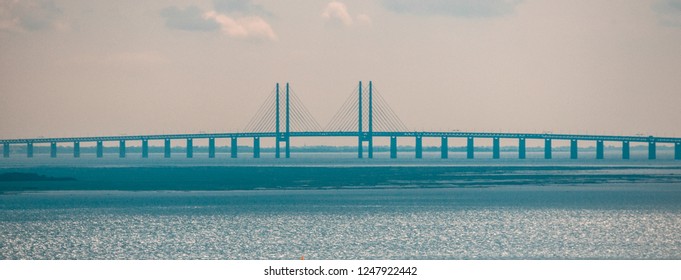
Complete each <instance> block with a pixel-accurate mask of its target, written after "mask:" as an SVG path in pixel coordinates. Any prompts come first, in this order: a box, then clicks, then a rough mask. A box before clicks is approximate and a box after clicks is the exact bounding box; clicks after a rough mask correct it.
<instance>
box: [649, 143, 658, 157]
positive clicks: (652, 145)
mask: <svg viewBox="0 0 681 280" xmlns="http://www.w3.org/2000/svg"><path fill="white" fill-rule="evenodd" d="M656 158H657V147H656V146H655V141H650V142H648V159H656Z"/></svg>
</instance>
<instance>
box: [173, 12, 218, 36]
mask: <svg viewBox="0 0 681 280" xmlns="http://www.w3.org/2000/svg"><path fill="white" fill-rule="evenodd" d="M203 14H204V12H203V11H201V9H199V8H198V7H196V6H189V7H187V8H184V9H180V8H177V7H168V8H165V9H163V10H161V16H162V17H163V18H164V19H165V21H166V26H167V27H168V28H171V29H179V30H188V31H216V30H219V29H220V25H219V24H218V23H217V22H215V21H214V20H210V19H206V18H205V17H204V16H203Z"/></svg>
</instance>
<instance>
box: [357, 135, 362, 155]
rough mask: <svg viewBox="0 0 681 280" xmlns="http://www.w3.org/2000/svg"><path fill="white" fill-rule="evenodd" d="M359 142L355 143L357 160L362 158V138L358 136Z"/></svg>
mask: <svg viewBox="0 0 681 280" xmlns="http://www.w3.org/2000/svg"><path fill="white" fill-rule="evenodd" d="M358 139H359V140H358V141H357V158H363V157H364V155H363V154H364V151H363V147H362V136H359V138H358Z"/></svg>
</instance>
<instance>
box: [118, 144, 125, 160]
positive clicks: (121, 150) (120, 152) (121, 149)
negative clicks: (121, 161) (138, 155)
mask: <svg viewBox="0 0 681 280" xmlns="http://www.w3.org/2000/svg"><path fill="white" fill-rule="evenodd" d="M118 157H119V158H124V157H125V140H121V141H119V144H118Z"/></svg>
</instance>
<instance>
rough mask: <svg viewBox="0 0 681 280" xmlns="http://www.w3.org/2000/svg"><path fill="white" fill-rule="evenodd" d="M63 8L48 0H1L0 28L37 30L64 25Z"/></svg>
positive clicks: (7, 29)
mask: <svg viewBox="0 0 681 280" xmlns="http://www.w3.org/2000/svg"><path fill="white" fill-rule="evenodd" d="M59 15H61V10H60V9H59V8H58V7H57V5H56V4H55V3H54V1H48V0H23V1H17V0H0V30H5V31H36V30H43V29H49V28H56V27H59V26H62V25H63V24H61V25H60V24H59V23H58V22H57V19H58V17H59Z"/></svg>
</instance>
